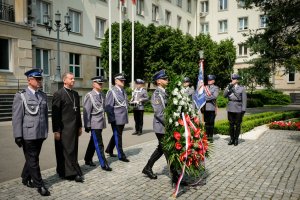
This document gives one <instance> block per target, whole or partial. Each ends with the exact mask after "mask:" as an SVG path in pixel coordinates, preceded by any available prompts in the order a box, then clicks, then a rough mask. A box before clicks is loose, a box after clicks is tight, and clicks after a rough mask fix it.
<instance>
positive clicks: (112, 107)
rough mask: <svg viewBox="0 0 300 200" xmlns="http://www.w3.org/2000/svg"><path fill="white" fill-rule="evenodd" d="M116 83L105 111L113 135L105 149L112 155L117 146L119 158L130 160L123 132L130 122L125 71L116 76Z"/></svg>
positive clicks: (124, 160)
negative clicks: (123, 144)
mask: <svg viewBox="0 0 300 200" xmlns="http://www.w3.org/2000/svg"><path fill="white" fill-rule="evenodd" d="M114 79H115V85H114V86H113V87H112V88H111V90H109V91H108V92H107V94H106V99H105V111H106V113H107V117H108V123H110V124H111V128H112V131H113V135H112V137H111V139H110V141H109V143H108V145H107V148H106V150H105V152H106V153H108V154H109V155H110V156H111V157H116V155H115V154H113V150H114V147H115V146H116V148H117V152H118V158H119V160H120V161H123V162H129V160H128V159H127V158H126V155H125V153H124V151H123V147H122V134H123V129H124V127H125V124H128V100H127V99H128V98H127V94H126V92H125V90H124V84H125V80H126V79H125V77H124V74H123V73H119V74H116V75H115V76H114Z"/></svg>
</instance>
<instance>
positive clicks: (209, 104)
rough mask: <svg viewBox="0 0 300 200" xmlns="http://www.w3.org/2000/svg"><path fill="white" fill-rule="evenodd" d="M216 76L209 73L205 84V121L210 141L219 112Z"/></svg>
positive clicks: (211, 140)
mask: <svg viewBox="0 0 300 200" xmlns="http://www.w3.org/2000/svg"><path fill="white" fill-rule="evenodd" d="M215 79H216V76H215V75H208V76H207V82H208V85H207V86H205V100H206V104H205V109H204V121H205V130H206V134H207V138H208V141H210V142H213V135H214V127H215V118H216V112H217V110H216V109H217V98H218V95H219V87H218V86H216V85H215V84H214V83H215Z"/></svg>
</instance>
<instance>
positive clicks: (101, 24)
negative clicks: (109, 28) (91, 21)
mask: <svg viewBox="0 0 300 200" xmlns="http://www.w3.org/2000/svg"><path fill="white" fill-rule="evenodd" d="M105 25H106V20H105V19H99V18H97V19H96V37H97V38H104V33H105Z"/></svg>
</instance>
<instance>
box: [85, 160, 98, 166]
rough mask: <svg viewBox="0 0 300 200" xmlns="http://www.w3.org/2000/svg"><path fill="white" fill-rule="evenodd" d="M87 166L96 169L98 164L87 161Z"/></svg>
mask: <svg viewBox="0 0 300 200" xmlns="http://www.w3.org/2000/svg"><path fill="white" fill-rule="evenodd" d="M85 164H86V165H89V166H91V167H95V166H96V164H95V163H94V162H93V161H85Z"/></svg>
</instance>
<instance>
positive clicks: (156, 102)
mask: <svg viewBox="0 0 300 200" xmlns="http://www.w3.org/2000/svg"><path fill="white" fill-rule="evenodd" d="M151 104H152V107H153V111H154V118H155V119H156V120H157V121H159V122H160V123H161V124H162V125H163V126H164V125H165V123H164V114H163V106H162V102H161V99H160V97H159V96H158V95H157V94H153V96H152V99H151Z"/></svg>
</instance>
